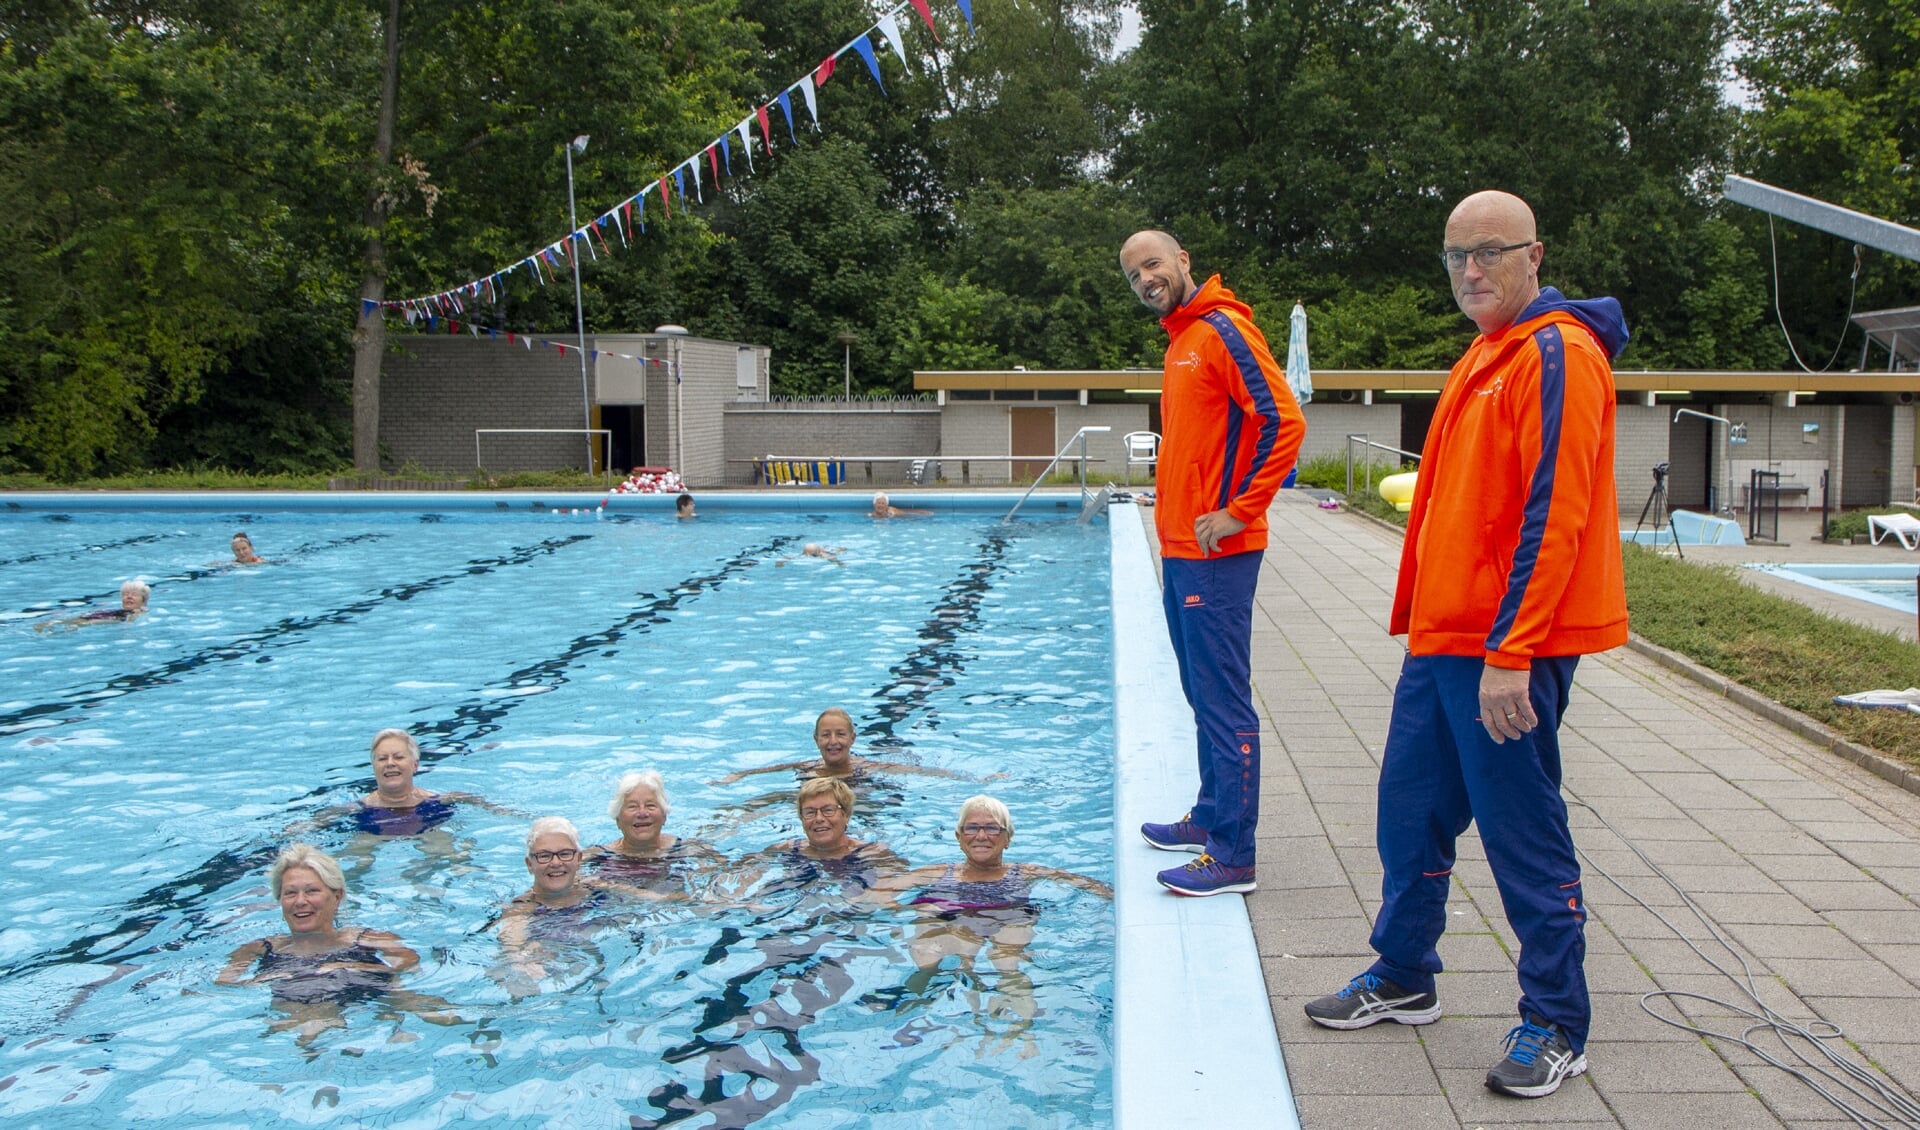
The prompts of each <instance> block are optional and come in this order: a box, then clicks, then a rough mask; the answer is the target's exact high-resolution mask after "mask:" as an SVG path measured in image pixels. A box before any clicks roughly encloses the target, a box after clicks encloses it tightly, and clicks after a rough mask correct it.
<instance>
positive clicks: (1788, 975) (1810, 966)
mask: <svg viewBox="0 0 1920 1130" xmlns="http://www.w3.org/2000/svg"><path fill="white" fill-rule="evenodd" d="M1778 976H1779V979H1780V980H1781V981H1783V982H1785V983H1786V986H1787V987H1788V988H1789V989H1791V990H1792V991H1793V994H1794V995H1795V996H1797V997H1800V998H1802V999H1807V998H1808V997H1810V996H1817V997H1889V996H1891V997H1900V998H1904V999H1906V1000H1909V1001H1913V1002H1915V1003H1916V1004H1917V1005H1920V987H1916V986H1914V985H1911V984H1909V983H1907V982H1905V981H1903V980H1901V979H1899V978H1898V977H1897V976H1895V975H1894V974H1893V972H1892V970H1890V969H1888V967H1887V964H1886V962H1884V961H1882V960H1880V959H1879V958H1877V957H1870V958H1868V959H1867V960H1864V961H1862V960H1859V959H1851V960H1849V959H1845V958H1841V959H1837V960H1834V961H1795V962H1793V963H1791V964H1789V965H1787V966H1786V967H1785V968H1784V969H1783V971H1782V972H1781V973H1780V974H1779V975H1778ZM1915 1019H1916V1021H1920V1009H1916V1013H1915Z"/></svg>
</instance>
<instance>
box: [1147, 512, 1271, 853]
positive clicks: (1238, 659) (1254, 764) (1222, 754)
mask: <svg viewBox="0 0 1920 1130" xmlns="http://www.w3.org/2000/svg"><path fill="white" fill-rule="evenodd" d="M1264 556H1265V554H1264V553H1263V552H1261V551H1260V550H1253V551H1251V552H1247V553H1233V554H1228V555H1226V556H1224V557H1208V558H1203V559H1200V560H1193V559H1190V558H1183V557H1168V558H1163V559H1162V560H1161V563H1160V564H1161V574H1162V578H1163V586H1162V589H1161V600H1162V602H1163V603H1164V604H1165V606H1166V613H1167V634H1168V635H1169V636H1171V637H1172V638H1173V654H1174V657H1175V658H1176V659H1178V660H1179V663H1180V689H1181V690H1183V691H1185V692H1186V695H1187V704H1188V705H1189V706H1191V707H1193V724H1194V729H1195V731H1196V737H1197V739H1198V740H1197V742H1196V745H1197V747H1198V752H1199V757H1200V795H1199V797H1198V798H1197V799H1196V800H1195V801H1194V802H1193V810H1192V811H1193V815H1192V820H1193V822H1194V823H1195V824H1198V825H1199V826H1201V827H1202V828H1205V829H1206V830H1207V854H1208V855H1211V856H1213V857H1214V858H1215V859H1217V860H1219V861H1220V862H1222V863H1225V864H1227V865H1229V866H1232V867H1251V866H1253V831H1254V827H1255V826H1256V825H1257V824H1258V823H1259V822H1260V716H1259V715H1258V714H1256V713H1254V709H1253V669H1252V666H1251V662H1250V653H1251V651H1252V647H1253V590H1254V585H1255V584H1256V583H1257V582H1258V581H1259V579H1260V560H1261V558H1262V557H1264Z"/></svg>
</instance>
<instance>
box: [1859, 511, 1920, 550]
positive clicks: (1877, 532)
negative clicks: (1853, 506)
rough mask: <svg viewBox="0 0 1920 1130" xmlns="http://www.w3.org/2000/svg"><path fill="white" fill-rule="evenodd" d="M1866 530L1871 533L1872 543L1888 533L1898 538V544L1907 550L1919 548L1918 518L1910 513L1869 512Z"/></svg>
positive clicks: (1919, 527)
mask: <svg viewBox="0 0 1920 1130" xmlns="http://www.w3.org/2000/svg"><path fill="white" fill-rule="evenodd" d="M1867 530H1868V532H1869V533H1870V534H1871V535H1872V539H1873V544H1875V545H1879V544H1880V540H1881V539H1882V538H1884V537H1886V536H1887V535H1888V534H1892V535H1893V536H1894V537H1896V538H1899V539H1900V544H1901V545H1904V546H1906V547H1907V548H1908V549H1909V550H1913V549H1920V518H1915V517H1914V516H1913V515H1911V514H1869V515H1867Z"/></svg>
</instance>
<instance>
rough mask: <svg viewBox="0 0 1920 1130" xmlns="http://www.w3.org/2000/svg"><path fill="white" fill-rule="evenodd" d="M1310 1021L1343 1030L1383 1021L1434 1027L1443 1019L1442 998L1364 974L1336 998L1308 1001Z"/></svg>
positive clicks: (1338, 993)
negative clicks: (1434, 1023) (1411, 991)
mask: <svg viewBox="0 0 1920 1130" xmlns="http://www.w3.org/2000/svg"><path fill="white" fill-rule="evenodd" d="M1307 1019H1309V1020H1311V1021H1313V1022H1314V1023H1315V1024H1318V1025H1321V1026H1322V1027H1325V1028H1339V1029H1341V1030H1343V1031H1344V1030H1349V1029H1353V1028H1365V1027H1366V1026H1367V1025H1369V1024H1378V1023H1380V1022H1381V1021H1382V1020H1391V1021H1393V1022H1394V1023H1396V1024H1431V1023H1433V1022H1434V1021H1436V1020H1438V1019H1440V998H1439V997H1437V996H1435V995H1434V994H1432V993H1409V992H1408V991H1406V990H1405V989H1403V988H1401V987H1400V986H1398V985H1396V984H1394V983H1393V982H1392V981H1389V980H1387V979H1386V978H1385V977H1381V976H1378V975H1376V974H1373V973H1362V974H1361V975H1360V976H1358V977H1355V978H1354V979H1353V980H1351V981H1348V982H1347V987H1346V988H1344V989H1341V990H1340V991H1339V992H1337V993H1335V994H1333V995H1332V996H1330V997H1321V998H1320V999H1319V1000H1315V1001H1308V1002H1307Z"/></svg>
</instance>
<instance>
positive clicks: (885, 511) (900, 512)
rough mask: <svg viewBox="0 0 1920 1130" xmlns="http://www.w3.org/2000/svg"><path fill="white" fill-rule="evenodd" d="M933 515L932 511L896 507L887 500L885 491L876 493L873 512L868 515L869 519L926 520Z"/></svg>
mask: <svg viewBox="0 0 1920 1130" xmlns="http://www.w3.org/2000/svg"><path fill="white" fill-rule="evenodd" d="M931 513H933V511H931V510H919V509H914V508H911V507H900V506H895V505H894V504H893V503H892V502H891V501H890V500H889V499H888V498H887V493H886V492H885V491H875V492H874V495H873V510H872V511H871V512H869V513H868V514H867V517H869V518H924V517H926V516H927V515H929V514H931Z"/></svg>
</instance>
